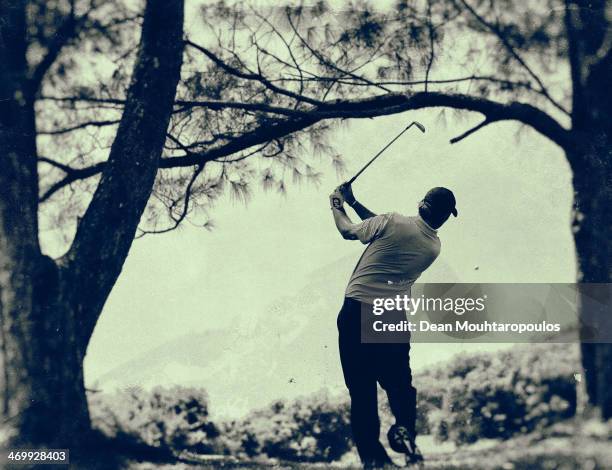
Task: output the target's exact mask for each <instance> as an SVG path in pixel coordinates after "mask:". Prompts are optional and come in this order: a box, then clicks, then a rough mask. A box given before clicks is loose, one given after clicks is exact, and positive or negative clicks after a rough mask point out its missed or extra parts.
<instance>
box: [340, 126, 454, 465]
mask: <svg viewBox="0 0 612 470" xmlns="http://www.w3.org/2000/svg"><path fill="white" fill-rule="evenodd" d="M421 127H422V126H419V129H421ZM421 130H422V131H424V128H422V129H421ZM385 148H386V147H385ZM383 150H384V149H383ZM380 153H381V152H380ZM380 153H379V154H380ZM370 163H371V162H370ZM352 181H354V179H353V180H351V181H350V182H348V183H345V184H343V185H341V186H339V187H338V188H336V190H335V191H334V193H333V194H331V195H330V203H331V208H332V213H333V216H334V221H335V223H336V227H337V229H338V231H339V232H340V234H341V235H342V236H343V238H345V239H347V240H359V241H361V242H362V243H364V244H368V247H367V248H366V249H365V251H364V252H363V254H362V256H361V258H360V259H359V261H358V263H357V266H356V267H355V269H354V271H353V274H352V275H351V278H350V280H349V283H348V286H347V288H346V292H345V298H344V304H343V305H342V309H341V310H340V313H339V314H338V333H339V336H338V343H339V347H340V361H341V363H342V371H343V374H344V380H345V383H346V386H347V388H348V390H349V393H350V397H351V428H352V431H353V439H354V442H355V445H356V446H357V451H358V453H359V457H360V458H361V461H362V463H363V465H364V468H366V469H373V468H382V467H385V466H388V465H393V462H392V461H391V459H390V458H389V456H388V455H387V452H386V451H385V449H384V447H383V446H382V444H381V443H380V440H379V434H380V421H379V417H378V405H377V383H380V385H381V387H383V389H384V390H385V391H386V393H387V397H388V400H389V406H390V408H391V411H392V413H393V415H394V416H395V420H396V423H395V424H394V425H393V426H392V427H391V428H390V429H389V432H388V433H387V437H388V439H389V445H390V446H391V448H392V449H393V450H394V451H396V452H400V453H403V454H405V455H406V463H407V464H418V463H420V462H422V460H423V457H422V455H421V453H420V452H419V450H418V448H417V446H416V444H415V437H416V429H415V424H416V389H415V388H414V387H413V386H412V372H411V370H410V363H409V352H410V344H409V343H384V344H373V343H362V342H361V330H360V328H361V309H362V308H363V307H364V305H365V308H368V305H371V304H372V303H373V299H375V298H386V297H395V296H396V295H397V294H400V295H404V294H408V295H409V294H410V286H411V285H412V284H413V283H414V282H415V281H416V279H417V278H418V277H419V276H420V275H421V273H422V272H423V271H425V269H427V268H428V267H429V266H430V265H431V264H432V263H433V262H434V260H435V259H436V257H437V256H438V254H439V253H440V240H439V238H438V235H437V229H438V228H439V227H441V226H442V225H443V224H444V222H446V220H447V219H448V218H449V216H450V215H451V214H453V215H454V216H455V217H456V216H457V209H456V208H455V197H454V195H453V193H452V192H451V191H450V190H448V189H446V188H441V187H438V188H433V189H431V190H430V191H429V192H428V193H427V194H426V195H425V197H424V198H423V200H422V201H421V202H420V203H419V207H418V215H417V216H413V217H408V216H404V215H400V214H397V213H387V214H381V215H376V214H374V213H373V212H372V211H370V210H369V209H367V208H366V207H365V206H363V205H362V204H361V203H359V202H358V201H357V200H356V199H355V197H354V195H353V191H352V188H351V184H350V183H352ZM344 202H346V203H347V204H348V205H349V206H351V207H352V208H353V210H354V211H355V212H356V213H357V215H358V216H359V217H360V218H361V220H362V222H360V223H353V222H352V221H351V220H350V218H349V217H348V215H347V213H346V211H345V210H344V207H343V204H344Z"/></svg>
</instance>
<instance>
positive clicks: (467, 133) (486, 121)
mask: <svg viewBox="0 0 612 470" xmlns="http://www.w3.org/2000/svg"><path fill="white" fill-rule="evenodd" d="M493 122H495V120H494V119H489V118H486V119H484V120H483V121H482V122H480V124H477V125H476V126H474V127H472V128H471V129H468V130H467V131H465V132H464V133H463V134H461V135H458V136H457V137H453V138H452V139H451V140H450V143H451V144H456V143H457V142H459V141H461V140H463V139H465V138H466V137H468V136H470V135H472V134H473V133H474V132H476V131H478V130H480V129H482V128H483V127H485V126H487V125H489V124H491V123H493Z"/></svg>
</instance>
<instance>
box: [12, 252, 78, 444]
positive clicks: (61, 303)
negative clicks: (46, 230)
mask: <svg viewBox="0 0 612 470" xmlns="http://www.w3.org/2000/svg"><path fill="white" fill-rule="evenodd" d="M30 280H31V289H32V296H31V299H32V307H31V311H30V312H27V310H26V309H23V305H17V309H18V311H17V312H16V313H17V314H16V315H13V316H12V324H13V328H6V329H4V330H3V337H2V351H3V357H4V358H5V363H4V364H3V365H4V370H5V374H7V376H10V375H14V376H19V378H20V379H19V380H18V381H7V385H8V386H5V388H4V390H3V399H4V405H5V407H4V410H3V416H2V419H3V431H4V433H5V436H4V437H5V438H6V439H7V441H6V442H5V444H7V445H10V446H41V445H45V446H55V447H63V448H70V447H73V448H74V447H76V446H79V445H80V444H81V439H85V438H86V437H87V433H88V431H89V429H90V422H89V413H88V409H87V402H86V396H85V387H84V382H83V357H82V355H81V354H80V351H81V348H80V347H79V346H80V345H79V342H78V326H77V322H76V318H75V315H74V311H73V307H72V306H71V305H70V304H69V303H67V302H66V301H65V299H63V294H62V292H63V289H62V288H61V286H62V280H61V274H60V271H59V269H58V267H57V265H56V264H55V262H54V261H53V260H51V259H50V258H48V257H45V256H39V257H38V260H37V262H36V267H35V268H34V269H33V271H32V272H31V273H29V275H28V276H27V278H26V282H27V281H30ZM5 318H6V317H5ZM9 318H10V316H9ZM17 329H18V330H19V331H20V332H21V333H22V334H15V332H16V330H17ZM20 354H21V355H23V356H24V357H25V360H24V361H23V362H16V361H15V358H16V357H20Z"/></svg>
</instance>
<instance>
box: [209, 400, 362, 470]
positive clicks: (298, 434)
mask: <svg viewBox="0 0 612 470" xmlns="http://www.w3.org/2000/svg"><path fill="white" fill-rule="evenodd" d="M224 431H225V432H224V435H223V437H222V438H221V440H222V441H223V442H224V444H225V446H226V449H227V451H228V452H229V453H234V454H238V455H243V456H248V457H254V456H257V455H262V454H263V455H266V456H267V457H269V458H278V459H282V460H289V461H300V462H332V461H334V460H337V459H339V458H340V457H342V455H344V454H345V453H346V452H348V451H349V450H350V447H351V445H350V422H349V408H348V403H347V402H346V401H342V402H337V403H333V402H330V399H329V397H327V396H326V395H324V394H319V395H315V396H312V397H308V398H305V399H299V400H296V401H293V402H291V403H287V402H285V401H276V402H274V403H273V404H271V405H270V406H269V407H267V408H265V409H263V410H258V411H255V412H252V413H251V414H249V415H248V416H247V417H246V418H245V419H244V420H240V421H234V422H232V423H228V424H227V425H226V427H225V429H224Z"/></svg>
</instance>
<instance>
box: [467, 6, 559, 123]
mask: <svg viewBox="0 0 612 470" xmlns="http://www.w3.org/2000/svg"><path fill="white" fill-rule="evenodd" d="M457 1H459V2H461V4H462V5H463V6H464V7H465V8H466V9H467V10H468V11H469V12H470V13H471V15H472V16H473V17H474V18H476V20H477V21H478V22H479V23H480V24H482V25H483V26H484V27H485V28H487V29H488V30H489V31H491V32H492V33H493V34H495V36H497V38H498V39H499V40H500V42H501V43H502V45H503V46H504V47H505V48H506V50H507V51H508V52H509V53H510V55H511V56H512V57H513V58H514V59H515V60H516V61H517V62H518V63H519V64H520V65H521V67H523V68H524V69H525V71H526V72H527V73H528V74H529V76H531V78H533V79H534V81H535V82H536V83H537V84H538V86H539V87H540V90H539V91H540V93H541V94H542V95H543V96H544V97H546V99H547V100H548V101H549V102H550V103H551V104H552V105H553V106H554V107H555V108H557V109H558V110H559V111H561V112H562V113H564V114H566V115H567V116H571V113H570V112H569V111H568V110H567V109H565V108H564V107H563V106H561V104H559V103H558V102H557V101H556V100H555V99H554V98H553V97H552V96H550V94H549V93H548V90H547V89H546V86H545V85H544V82H543V81H542V80H541V79H540V77H538V75H537V74H536V73H535V72H534V71H533V70H532V69H531V67H529V65H527V62H525V60H523V58H522V57H521V56H520V55H519V53H518V52H516V49H514V47H512V44H510V42H509V41H508V38H506V37H505V36H504V34H503V33H502V31H500V29H499V28H498V27H497V26H496V25H494V24H491V23H489V22H488V21H487V20H485V19H484V18H483V17H482V16H481V15H480V14H478V12H477V11H476V10H474V8H473V7H472V6H471V5H470V4H469V3H468V2H467V1H466V0H457Z"/></svg>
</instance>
